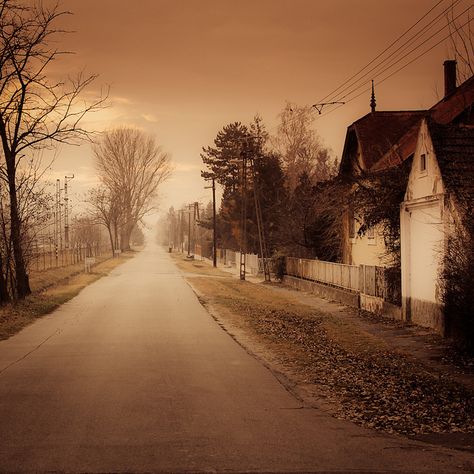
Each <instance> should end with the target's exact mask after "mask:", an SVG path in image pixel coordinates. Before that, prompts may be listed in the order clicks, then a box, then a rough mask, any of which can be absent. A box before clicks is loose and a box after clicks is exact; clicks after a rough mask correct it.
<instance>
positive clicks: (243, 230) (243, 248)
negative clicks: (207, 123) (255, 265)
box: [239, 149, 247, 280]
mask: <svg viewBox="0 0 474 474" xmlns="http://www.w3.org/2000/svg"><path fill="white" fill-rule="evenodd" d="M240 155H241V157H242V200H241V202H242V209H241V214H240V267H239V268H240V270H239V271H240V279H241V280H245V264H246V253H247V150H246V149H244V150H242V152H241V154H240Z"/></svg>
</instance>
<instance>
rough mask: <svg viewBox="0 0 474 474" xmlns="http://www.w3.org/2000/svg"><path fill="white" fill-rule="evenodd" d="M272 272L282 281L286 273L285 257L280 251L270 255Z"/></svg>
mask: <svg viewBox="0 0 474 474" xmlns="http://www.w3.org/2000/svg"><path fill="white" fill-rule="evenodd" d="M272 272H273V273H274V274H275V277H276V279H277V280H278V281H282V280H283V277H284V276H285V273H286V257H285V255H283V254H281V253H276V254H274V255H273V256H272Z"/></svg>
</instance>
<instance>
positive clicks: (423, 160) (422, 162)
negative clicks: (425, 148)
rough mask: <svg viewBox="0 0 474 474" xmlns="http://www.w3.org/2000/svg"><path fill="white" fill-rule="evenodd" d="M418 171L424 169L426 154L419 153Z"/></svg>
mask: <svg viewBox="0 0 474 474" xmlns="http://www.w3.org/2000/svg"><path fill="white" fill-rule="evenodd" d="M420 171H421V172H422V173H424V172H425V171H426V155H425V154H424V153H423V154H422V155H420Z"/></svg>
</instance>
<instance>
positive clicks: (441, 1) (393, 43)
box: [320, 0, 460, 102]
mask: <svg viewBox="0 0 474 474" xmlns="http://www.w3.org/2000/svg"><path fill="white" fill-rule="evenodd" d="M444 1H445V0H439V1H438V2H437V3H436V5H434V6H433V7H432V8H430V10H428V11H427V12H426V13H425V14H424V15H423V16H422V17H421V18H420V19H419V20H418V21H416V22H415V23H414V24H413V25H412V26H410V28H408V30H406V31H405V32H404V33H403V34H402V35H400V36H399V37H398V38H397V39H396V40H394V41H393V42H392V43H390V45H389V46H387V47H386V48H385V49H384V50H383V51H382V52H381V53H379V54H378V55H377V56H376V57H375V58H374V59H372V60H371V61H370V62H368V63H367V64H366V65H365V66H364V67H363V68H362V69H360V70H359V71H358V72H356V73H355V74H354V75H352V76H351V77H349V79H347V80H346V81H345V82H343V83H342V84H341V85H340V86H339V87H337V88H336V89H334V90H333V91H332V92H330V93H329V94H327V95H326V96H325V97H323V98H322V99H321V100H320V102H323V101H324V100H326V99H327V98H328V97H330V96H332V95H333V94H334V93H336V92H337V91H338V90H339V89H340V88H341V87H343V86H345V85H346V84H347V83H348V82H350V81H351V80H352V79H354V78H355V77H357V76H358V75H359V74H360V73H361V72H363V71H365V69H367V68H368V67H369V66H370V65H371V64H372V63H373V62H375V61H376V60H377V59H378V58H380V57H381V56H382V55H383V54H385V53H386V52H387V51H388V50H389V49H390V48H391V47H392V46H393V45H395V44H396V43H397V42H398V41H399V40H400V39H402V38H403V37H404V36H405V35H407V34H408V33H409V32H410V31H411V30H412V29H413V28H415V27H416V26H417V25H418V24H419V23H420V22H421V21H423V20H424V19H425V18H426V17H427V16H428V15H429V14H430V13H431V12H432V11H433V10H434V9H435V8H437V7H438V5H440V4H441V3H443V2H444ZM456 1H460V0H456Z"/></svg>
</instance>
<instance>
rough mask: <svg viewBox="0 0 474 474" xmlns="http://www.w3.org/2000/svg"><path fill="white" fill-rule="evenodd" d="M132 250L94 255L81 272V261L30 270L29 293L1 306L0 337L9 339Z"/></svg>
mask: <svg viewBox="0 0 474 474" xmlns="http://www.w3.org/2000/svg"><path fill="white" fill-rule="evenodd" d="M134 254H135V252H133V251H131V252H125V253H123V254H121V256H120V258H107V257H97V258H96V261H97V263H96V264H95V265H94V266H93V267H92V271H91V272H90V273H84V263H77V264H74V265H68V266H65V267H59V268H54V269H49V270H45V271H42V272H32V273H31V275H30V284H31V289H32V293H31V295H30V296H28V297H27V298H25V299H24V300H22V301H18V302H16V303H10V304H6V305H4V306H1V307H0V340H2V339H8V338H9V337H11V336H13V335H14V334H16V333H17V332H18V331H20V330H21V329H23V328H24V327H25V326H27V325H28V324H31V323H32V322H33V321H35V320H36V319H38V318H40V317H42V316H44V315H46V314H48V313H50V312H51V311H54V310H55V309H56V308H57V307H58V306H60V305H62V304H63V303H65V302H66V301H69V300H70V299H71V298H73V297H74V296H76V295H77V294H78V293H79V292H80V291H81V290H82V289H83V288H85V287H86V286H87V285H90V284H91V283H93V282H94V281H96V280H98V279H99V278H101V277H103V276H105V275H107V274H108V273H109V272H110V271H111V270H113V269H114V268H115V267H117V266H118V265H121V264H122V263H124V262H125V261H126V260H128V259H130V258H132V257H133V256H134Z"/></svg>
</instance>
